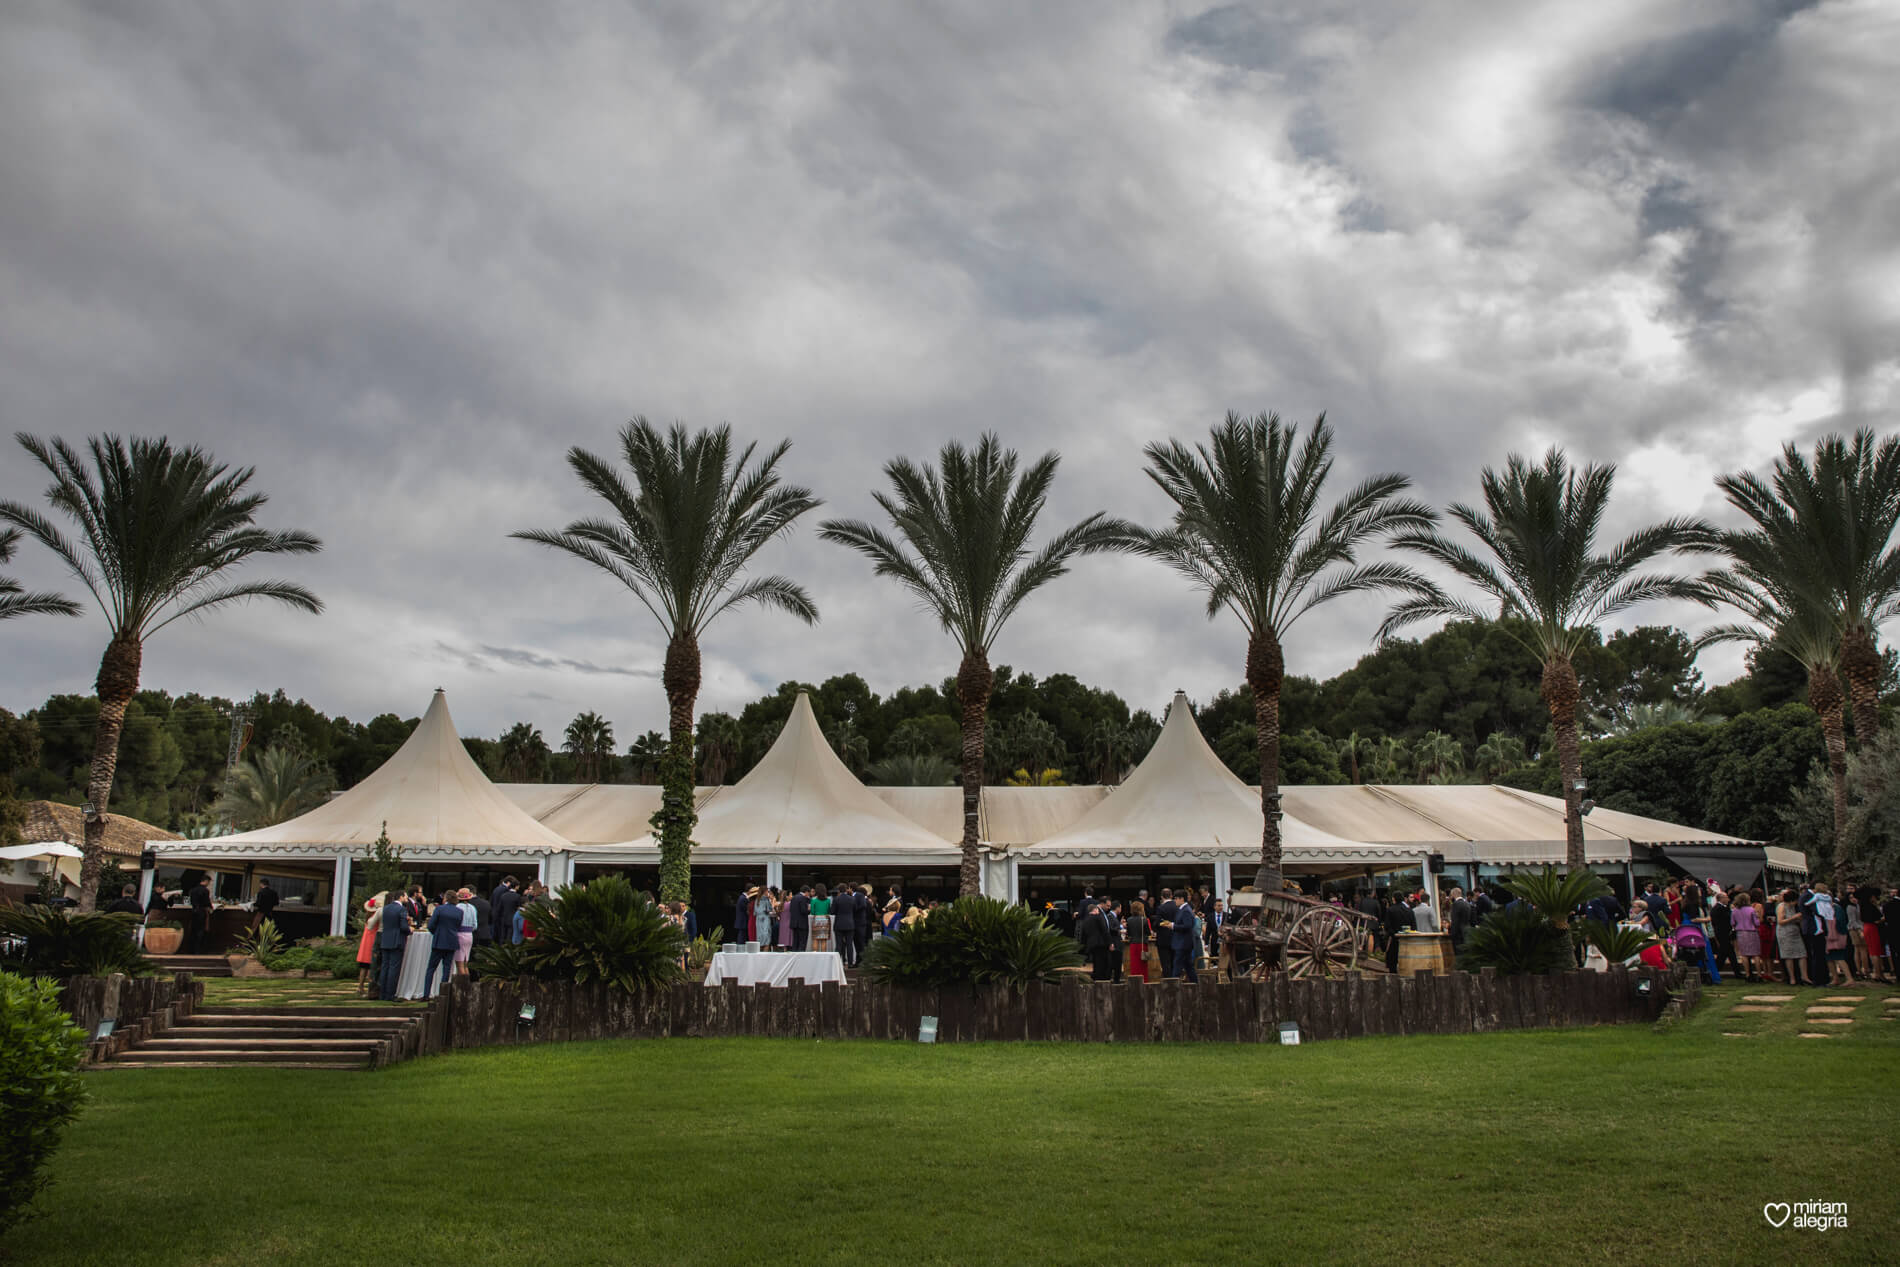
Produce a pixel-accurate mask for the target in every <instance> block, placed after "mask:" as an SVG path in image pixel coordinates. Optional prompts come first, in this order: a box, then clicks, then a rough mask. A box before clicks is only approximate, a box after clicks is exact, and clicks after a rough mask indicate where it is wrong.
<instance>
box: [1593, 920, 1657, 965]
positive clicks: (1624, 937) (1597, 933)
mask: <svg viewBox="0 0 1900 1267" xmlns="http://www.w3.org/2000/svg"><path fill="white" fill-rule="evenodd" d="M1577 931H1578V932H1579V933H1580V934H1581V935H1582V937H1583V940H1585V941H1586V942H1588V943H1590V944H1591V945H1592V946H1595V947H1596V948H1597V949H1598V950H1599V951H1601V952H1603V957H1604V958H1605V959H1608V960H1609V961H1610V962H1611V963H1613V964H1614V963H1628V962H1629V961H1630V960H1632V959H1634V958H1636V956H1638V955H1640V954H1642V953H1643V951H1645V950H1647V949H1648V948H1649V947H1651V946H1653V945H1655V944H1656V942H1657V941H1658V940H1659V939H1658V938H1657V937H1655V936H1654V935H1653V934H1650V933H1646V932H1643V931H1642V930H1641V929H1637V928H1630V927H1627V926H1625V925H1622V924H1618V925H1615V926H1614V927H1612V926H1611V925H1609V924H1599V923H1597V921H1595V920H1593V919H1586V920H1580V921H1578V923H1577Z"/></svg>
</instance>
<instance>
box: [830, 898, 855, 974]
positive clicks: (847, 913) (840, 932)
mask: <svg viewBox="0 0 1900 1267" xmlns="http://www.w3.org/2000/svg"><path fill="white" fill-rule="evenodd" d="M856 896H857V890H856V889H840V890H838V896H837V897H834V898H832V899H831V931H832V933H833V934H834V936H835V937H836V938H837V942H838V953H839V954H841V955H843V956H844V966H845V967H847V968H849V967H851V966H852V965H853V964H855V963H857V961H858V904H857V902H855V901H854V900H853V899H854V898H855V897H856Z"/></svg>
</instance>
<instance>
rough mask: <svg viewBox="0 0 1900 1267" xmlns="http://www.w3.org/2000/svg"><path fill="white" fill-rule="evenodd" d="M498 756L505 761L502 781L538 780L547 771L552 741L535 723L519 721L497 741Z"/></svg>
mask: <svg viewBox="0 0 1900 1267" xmlns="http://www.w3.org/2000/svg"><path fill="white" fill-rule="evenodd" d="M495 752H496V757H497V760H498V761H499V762H500V765H501V777H502V781H503V782H506V783H530V782H535V781H537V780H539V779H540V778H542V777H543V776H544V775H546V774H547V770H548V757H549V756H551V755H552V754H551V753H550V752H549V751H548V741H547V740H545V739H543V738H542V737H541V732H540V731H539V730H538V729H536V728H535V727H534V726H533V725H532V724H531V723H529V722H525V721H518V722H516V723H515V724H514V725H512V726H510V727H509V728H508V729H507V730H506V731H505V732H503V734H502V736H501V738H500V739H498V740H496V741H495Z"/></svg>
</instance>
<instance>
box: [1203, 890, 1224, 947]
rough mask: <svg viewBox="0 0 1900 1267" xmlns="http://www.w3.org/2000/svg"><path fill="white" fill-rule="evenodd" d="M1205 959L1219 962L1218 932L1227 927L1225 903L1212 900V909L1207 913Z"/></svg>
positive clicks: (1216, 899) (1217, 899)
mask: <svg viewBox="0 0 1900 1267" xmlns="http://www.w3.org/2000/svg"><path fill="white" fill-rule="evenodd" d="M1206 923H1207V957H1208V958H1209V959H1212V960H1213V961H1214V962H1216V963H1219V962H1220V930H1221V929H1223V928H1225V927H1227V903H1225V902H1223V901H1221V900H1220V899H1219V898H1215V899H1214V903H1213V908H1212V909H1211V910H1209V911H1208V913H1207V919H1206Z"/></svg>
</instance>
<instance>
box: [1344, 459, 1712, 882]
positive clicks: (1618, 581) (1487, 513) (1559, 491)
mask: <svg viewBox="0 0 1900 1267" xmlns="http://www.w3.org/2000/svg"><path fill="white" fill-rule="evenodd" d="M1615 482H1616V467H1615V466H1614V465H1608V466H1598V465H1595V464H1592V465H1589V466H1586V467H1583V468H1582V469H1581V470H1578V469H1574V468H1573V467H1572V466H1571V465H1570V462H1569V460H1568V459H1566V458H1565V457H1564V455H1563V452H1562V450H1560V449H1555V448H1553V449H1552V450H1550V452H1549V453H1547V454H1546V455H1545V456H1544V460H1543V461H1542V462H1541V463H1538V464H1536V465H1532V464H1531V463H1530V462H1527V461H1526V460H1525V459H1524V458H1522V457H1519V456H1517V455H1515V454H1514V455H1512V456H1511V458H1510V459H1509V460H1508V461H1507V462H1506V463H1505V467H1504V470H1503V471H1502V472H1499V471H1496V470H1493V469H1492V468H1490V467H1486V468H1485V470H1484V474H1483V475H1482V476H1481V477H1480V480H1479V485H1480V488H1481V490H1482V491H1483V494H1484V503H1485V509H1483V510H1479V509H1477V508H1475V507H1472V506H1467V505H1455V506H1453V507H1452V508H1451V511H1450V515H1451V518H1453V519H1455V520H1457V521H1458V522H1459V523H1460V524H1462V525H1463V526H1464V527H1465V529H1466V530H1467V531H1468V532H1470V533H1471V535H1472V536H1473V537H1476V538H1477V540H1478V544H1479V545H1480V546H1482V547H1483V549H1484V551H1485V555H1488V556H1489V557H1485V555H1480V554H1478V553H1475V552H1473V551H1472V550H1470V549H1468V548H1467V547H1465V546H1464V545H1461V544H1459V543H1458V542H1455V541H1453V540H1451V539H1450V538H1448V537H1445V536H1442V535H1440V534H1439V533H1437V532H1435V531H1428V530H1419V531H1415V532H1407V533H1403V534H1401V535H1400V536H1398V537H1397V538H1396V539H1395V540H1394V542H1393V544H1395V545H1397V546H1398V547H1400V548H1401V549H1405V550H1411V551H1415V552H1417V553H1419V554H1422V555H1424V556H1425V557H1426V558H1429V559H1432V560H1434V561H1436V562H1438V563H1440V564H1442V565H1443V566H1444V567H1446V568H1448V569H1449V570H1450V571H1451V572H1452V573H1453V574H1454V575H1455V576H1457V577H1458V578H1459V579H1460V580H1463V581H1464V582H1466V583H1467V584H1468V585H1470V586H1473V587H1475V588H1476V589H1478V590H1479V591H1481V592H1482V593H1483V594H1484V595H1485V596H1486V597H1487V598H1489V599H1490V600H1491V601H1490V604H1489V605H1486V606H1480V604H1479V603H1477V602H1476V601H1474V600H1472V599H1469V598H1464V597H1460V596H1457V595H1452V594H1447V593H1445V592H1443V591H1439V592H1436V593H1432V594H1420V595H1416V596H1414V597H1412V598H1410V599H1407V600H1406V601H1404V602H1402V603H1400V604H1398V605H1397V606H1396V607H1394V608H1393V609H1392V611H1391V614H1389V615H1388V616H1387V617H1386V620H1385V624H1384V625H1383V626H1381V627H1380V630H1379V634H1380V636H1381V637H1385V636H1387V635H1389V634H1391V633H1393V632H1394V631H1396V630H1398V629H1400V628H1403V627H1404V626H1406V625H1409V624H1411V623H1412V622H1413V621H1417V620H1424V619H1427V618H1430V617H1436V616H1449V617H1451V618H1452V619H1454V620H1494V619H1497V618H1498V616H1499V615H1500V613H1502V615H1504V616H1515V617H1519V618H1521V619H1522V621H1523V622H1524V623H1523V624H1521V625H1520V624H1518V623H1517V622H1516V621H1509V622H1506V623H1505V624H1504V625H1502V626H1501V627H1502V628H1503V629H1504V630H1505V631H1506V632H1507V633H1509V634H1510V636H1511V637H1513V638H1516V639H1517V640H1518V641H1519V642H1520V643H1521V644H1522V645H1523V646H1524V647H1525V649H1526V650H1528V651H1529V652H1530V653H1531V654H1532V655H1534V656H1536V657H1537V658H1538V660H1539V661H1541V662H1542V664H1543V682H1542V687H1543V695H1544V704H1545V707H1547V708H1548V709H1549V710H1550V722H1551V726H1552V728H1553V729H1554V730H1555V731H1556V732H1557V764H1558V768H1559V769H1560V770H1561V771H1562V773H1563V784H1564V811H1565V812H1564V820H1565V822H1564V833H1565V837H1566V847H1565V855H1564V856H1565V859H1566V865H1567V866H1568V867H1569V868H1570V870H1572V871H1577V870H1580V869H1581V868H1582V867H1583V865H1584V857H1583V798H1582V793H1581V792H1580V790H1579V785H1580V784H1581V783H1582V781H1583V755H1582V747H1581V744H1580V741H1579V737H1578V733H1577V702H1578V699H1579V698H1580V693H1579V690H1578V685H1577V670H1576V667H1575V665H1574V664H1573V662H1572V661H1573V657H1574V656H1575V655H1576V653H1577V651H1578V649H1579V648H1581V647H1582V646H1583V644H1584V641H1585V639H1586V638H1587V637H1588V636H1589V633H1590V631H1591V630H1592V629H1594V628H1595V627H1596V626H1597V625H1598V624H1599V623H1600V622H1602V621H1604V620H1607V619H1609V618H1610V617H1611V616H1614V615H1616V614H1617V613H1618V612H1621V611H1625V610H1627V609H1629V608H1630V607H1633V606H1635V605H1636V604H1638V603H1643V602H1648V601H1650V600H1651V599H1659V598H1673V599H1688V600H1690V601H1693V602H1707V601H1709V594H1708V591H1707V589H1706V587H1705V586H1704V585H1703V583H1702V581H1701V580H1700V579H1699V578H1695V577H1686V576H1678V575H1675V574H1673V573H1667V572H1650V571H1645V570H1644V569H1646V568H1647V567H1648V566H1649V565H1650V564H1652V563H1654V562H1656V561H1657V560H1659V559H1661V558H1662V557H1663V556H1665V555H1668V554H1671V553H1673V552H1676V551H1685V552H1692V553H1694V552H1708V551H1712V550H1714V549H1715V548H1716V547H1715V540H1716V532H1715V529H1713V528H1711V527H1710V526H1709V525H1707V524H1706V523H1703V522H1702V521H1701V520H1697V519H1669V520H1665V521H1664V522H1662V523H1659V524H1654V525H1651V526H1650V527H1647V528H1643V529H1640V530H1638V531H1637V532H1634V533H1632V534H1630V535H1629V536H1628V537H1626V538H1624V539H1623V540H1622V541H1620V542H1618V543H1617V544H1616V545H1615V546H1613V547H1612V548H1611V549H1610V551H1609V552H1608V553H1607V554H1598V553H1597V552H1596V544H1597V532H1598V530H1599V529H1600V528H1601V526H1602V523H1603V514H1604V511H1605V509H1606V508H1607V507H1608V506H1609V502H1610V490H1611V488H1612V487H1613V486H1614V484H1615Z"/></svg>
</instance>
